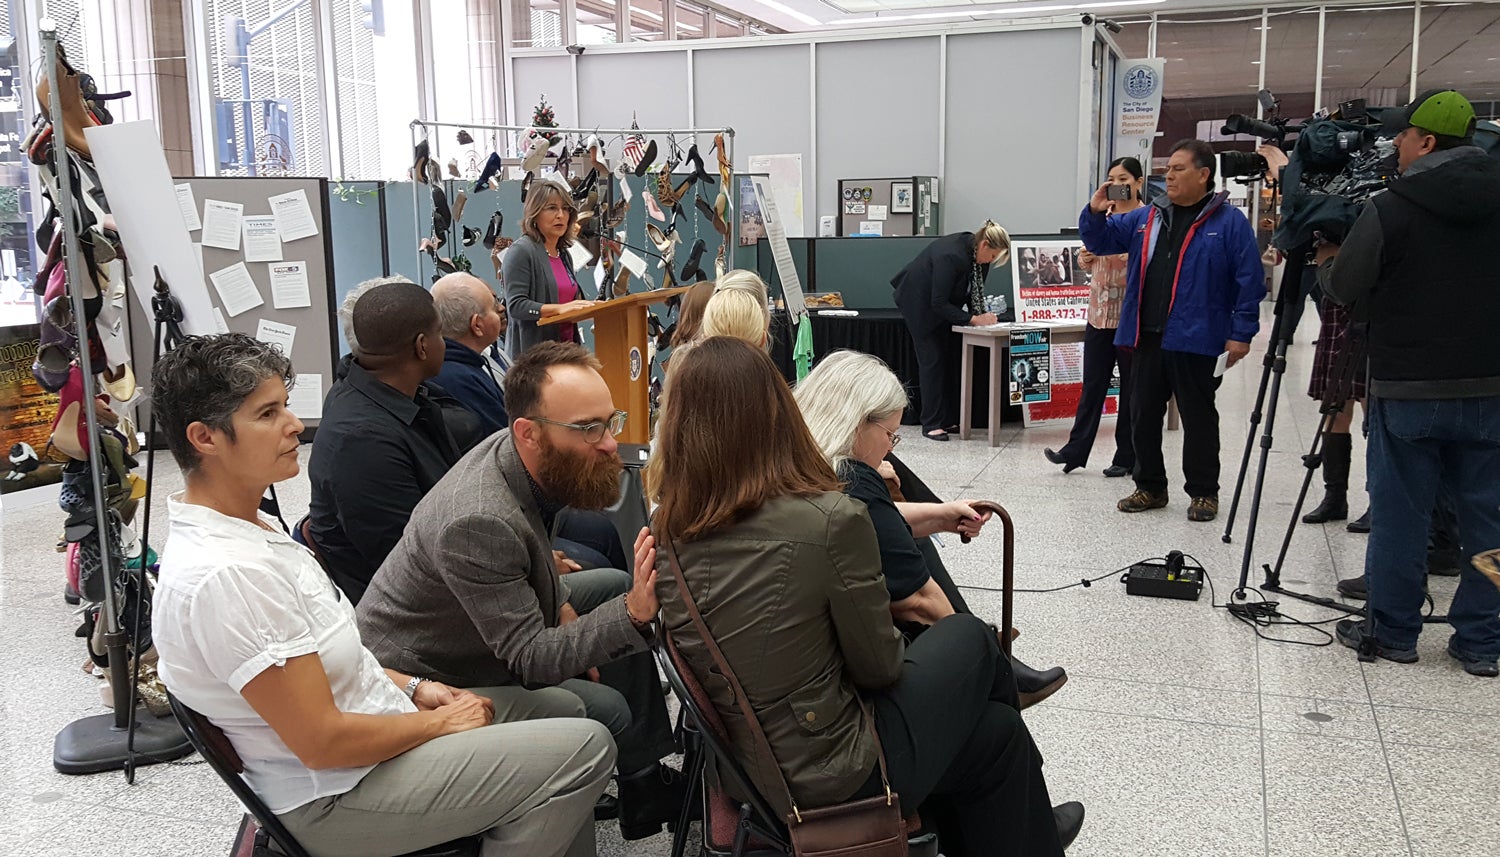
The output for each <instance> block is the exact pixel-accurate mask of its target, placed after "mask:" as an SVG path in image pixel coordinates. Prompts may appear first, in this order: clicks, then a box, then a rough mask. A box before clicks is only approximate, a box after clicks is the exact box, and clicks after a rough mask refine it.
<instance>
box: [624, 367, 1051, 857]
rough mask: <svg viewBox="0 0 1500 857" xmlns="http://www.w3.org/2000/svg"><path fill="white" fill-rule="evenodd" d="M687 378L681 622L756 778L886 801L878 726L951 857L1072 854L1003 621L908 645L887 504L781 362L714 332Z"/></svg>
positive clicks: (679, 390) (674, 594)
mask: <svg viewBox="0 0 1500 857" xmlns="http://www.w3.org/2000/svg"><path fill="white" fill-rule="evenodd" d="M672 384H673V395H672V396H671V397H669V398H668V399H667V403H666V405H665V408H664V411H663V414H662V419H661V422H660V424H659V425H658V428H657V435H656V443H657V446H656V450H655V453H654V454H653V455H652V458H651V462H650V464H648V465H647V470H646V490H647V493H648V494H649V495H650V496H651V498H652V499H653V500H655V501H657V502H658V503H659V504H660V505H659V507H658V509H657V512H656V515H655V517H654V519H653V525H652V529H653V531H654V532H655V534H656V537H657V539H658V541H659V542H660V546H661V549H660V550H659V551H658V566H657V581H658V584H657V586H658V595H659V597H660V600H661V617H662V625H663V628H664V630H665V631H666V632H667V633H668V634H669V635H670V636H671V637H672V639H673V641H674V642H675V643H676V645H677V647H678V648H679V650H680V651H681V652H682V655H683V657H684V658H685V659H686V660H687V662H688V665H689V667H690V668H691V670H692V672H693V674H694V675H695V676H696V677H697V678H698V680H699V682H700V683H701V684H702V685H703V686H704V687H705V688H706V689H707V691H708V693H709V695H710V696H711V697H712V699H713V702H714V708H715V709H716V710H717V712H718V714H719V716H720V717H721V718H723V721H724V723H725V726H726V728H727V729H728V731H729V736H730V743H731V745H732V747H733V751H734V753H735V756H736V757H737V758H738V760H739V761H740V762H741V764H743V765H744V766H745V768H746V770H747V771H748V772H749V774H750V778H751V780H752V781H753V783H754V784H755V787H756V789H757V790H758V791H759V792H760V793H761V794H762V796H763V797H764V798H765V799H766V800H767V801H768V802H769V803H770V804H771V805H772V806H774V807H776V808H778V810H780V811H782V812H789V811H791V809H792V808H793V806H794V805H795V806H796V807H797V808H798V809H799V810H800V809H808V808H815V807H823V806H829V805H833V804H837V803H841V802H844V801H847V800H850V799H854V798H863V797H871V796H875V795H879V794H882V793H883V790H882V785H881V781H880V773H879V769H878V767H877V764H876V753H877V750H876V743H875V737H874V734H872V731H871V727H872V726H873V728H874V731H875V732H877V733H878V734H879V735H880V742H881V744H882V745H883V746H884V749H885V757H886V762H887V766H888V769H889V775H890V785H891V788H892V789H893V790H894V791H895V792H897V794H899V796H900V799H901V803H902V809H903V811H905V812H906V813H907V814H910V813H912V812H914V811H916V810H918V809H919V808H920V809H921V811H922V818H923V820H924V821H925V822H928V823H929V824H933V825H935V826H936V828H937V833H938V839H939V842H940V843H941V847H942V850H943V853H944V854H946V855H949V857H965V855H974V854H985V855H1016V857H1021V855H1025V857H1054V855H1058V854H1061V853H1062V844H1061V841H1060V838H1059V833H1058V829H1057V824H1056V821H1055V820H1054V817H1053V813H1052V809H1051V806H1050V804H1049V802H1048V798H1047V786H1046V782H1045V781H1044V780H1043V778H1042V772H1041V759H1040V757H1039V756H1038V754H1037V750H1036V746H1035V744H1034V743H1033V742H1032V740H1031V736H1030V734H1029V733H1028V732H1027V731H1026V726H1025V725H1024V724H1023V723H1022V722H1021V718H1020V714H1019V713H1018V712H1017V711H1016V710H1015V709H1014V708H1011V707H1009V706H1007V705H1005V704H1004V703H1003V702H1000V701H997V700H998V698H999V697H1000V696H1001V695H1002V693H1003V691H1002V689H1000V688H997V687H994V686H993V685H994V683H995V682H994V676H995V673H996V671H995V660H996V658H998V657H1000V656H1001V655H1000V647H999V642H998V640H997V639H996V636H995V632H994V631H993V629H991V628H990V627H989V626H987V625H985V624H984V623H983V622H982V621H980V620H979V619H976V618H974V617H973V616H950V617H947V618H945V619H942V620H940V621H938V622H937V623H936V624H934V625H933V626H932V627H931V628H930V629H929V630H928V631H927V632H926V633H925V634H923V635H922V636H921V637H920V638H919V639H918V640H917V641H916V642H915V643H913V644H912V645H911V646H910V647H905V646H904V645H903V643H902V639H901V635H900V634H899V633H898V632H897V631H896V628H895V626H894V625H892V623H891V612H890V600H889V596H888V595H887V594H886V586H885V580H884V578H883V577H882V575H881V572H880V548H879V545H878V543H877V541H876V538H875V530H874V527H873V526H872V525H871V524H870V519H869V516H868V515H867V514H866V512H865V509H864V507H863V504H861V503H859V501H857V500H853V499H851V498H849V497H847V496H845V495H844V494H843V493H842V491H841V486H840V483H839V480H838V479H837V477H836V476H835V475H834V472H833V470H832V469H831V467H830V466H829V464H828V462H827V460H826V459H825V458H824V457H823V454H822V452H821V451H820V450H819V449H818V447H817V445H816V444H815V443H814V441H813V439H812V435H811V434H810V433H809V432H808V430H807V427H806V426H805V425H804V424H803V422H802V418H801V415H800V413H799V412H798V409H797V405H796V403H795V402H794V401H793V399H792V395H791V391H790V390H789V389H788V388H787V386H786V382H785V381H783V380H782V378H781V376H780V374H779V373H778V372H777V370H776V367H775V365H774V364H773V363H772V362H771V359H770V358H769V357H768V356H767V355H766V354H765V352H763V351H761V350H760V349H757V348H755V347H753V346H751V345H749V344H747V343H745V342H742V341H740V340H737V339H731V338H729V337H712V338H710V339H707V340H704V341H703V342H701V343H699V344H698V345H697V346H696V347H695V348H694V349H693V350H692V352H690V353H689V354H687V355H685V356H683V357H682V358H681V363H680V365H677V366H675V367H674V370H673V380H672ZM668 475H669V476H668ZM674 551H675V553H676V555H677V558H678V560H679V563H680V568H681V571H682V575H683V578H684V579H685V580H686V582H687V585H688V587H689V588H690V589H691V594H692V596H693V599H694V601H695V602H696V603H697V605H698V608H699V610H700V611H701V612H702V614H703V618H704V621H705V623H706V624H707V626H708V629H709V632H710V633H711V634H712V635H713V638H714V640H715V641H716V642H717V643H718V645H719V647H720V648H721V649H722V651H723V653H724V657H725V659H726V660H727V661H728V663H729V664H730V667H731V669H733V670H734V672H735V674H736V676H737V677H738V679H739V682H740V684H741V685H742V686H743V687H744V691H745V695H746V696H747V697H748V698H749V702H750V705H751V707H752V709H753V711H754V713H755V716H756V719H757V720H758V721H759V723H760V726H761V728H762V729H763V730H764V732H765V734H766V737H767V740H768V741H769V742H770V745H771V750H772V754H773V755H774V756H775V759H774V760H770V759H766V758H765V757H764V754H763V753H760V752H757V751H756V750H755V746H756V745H755V742H754V739H753V737H752V734H751V732H750V729H749V727H748V726H747V724H746V721H745V718H744V716H743V714H742V713H741V711H740V707H739V705H738V703H737V702H736V701H735V699H734V696H733V694H732V692H731V690H730V684H729V682H728V680H727V679H725V678H724V677H723V675H722V673H721V672H720V671H719V669H718V668H717V667H716V666H714V663H713V660H712V656H711V655H710V653H709V651H708V649H707V647H706V646H705V644H704V642H703V637H702V635H701V634H700V632H699V630H698V629H697V628H696V627H695V626H694V623H693V621H692V620H691V619H690V618H689V614H688V611H687V608H686V606H685V603H684V601H683V598H682V593H681V589H680V588H679V586H678V583H677V579H676V575H675V574H674V572H673V570H672V565H671V562H672V560H671V556H672V554H673V552H674ZM867 710H868V711H869V712H870V713H869V714H866V711H867ZM871 715H873V722H872V720H871V719H870V718H871ZM772 764H774V765H775V766H776V767H775V768H773V767H771V765H772ZM776 768H779V769H780V774H781V776H778V775H777V770H776ZM783 777H784V778H785V782H786V784H787V785H786V787H783V786H782V782H783ZM788 789H789V790H790V794H789V793H788Z"/></svg>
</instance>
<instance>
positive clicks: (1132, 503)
mask: <svg viewBox="0 0 1500 857" xmlns="http://www.w3.org/2000/svg"><path fill="white" fill-rule="evenodd" d="M1166 505H1167V492H1165V491H1162V492H1161V493H1159V494H1153V493H1152V492H1150V491H1144V490H1141V489H1137V490H1136V492H1135V493H1134V494H1131V495H1130V496H1129V497H1126V498H1125V499H1123V500H1121V501H1120V502H1118V503H1116V504H1115V508H1117V509H1119V510H1120V511H1121V512H1145V511H1147V510H1150V509H1161V508H1164V507H1165V506H1166Z"/></svg>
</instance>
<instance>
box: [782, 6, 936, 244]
mask: <svg viewBox="0 0 1500 857" xmlns="http://www.w3.org/2000/svg"><path fill="white" fill-rule="evenodd" d="M940 63H941V47H940V45H939V39H938V37H937V36H926V37H922V38H909V39H881V40H872V41H860V42H827V43H824V44H820V45H818V120H817V121H818V195H817V209H818V210H817V213H818V214H835V215H836V214H838V213H839V200H838V183H839V179H866V178H869V179H882V178H901V177H903V176H935V175H937V174H938V160H939V157H938V155H939V152H938V146H939V140H940V134H939V128H938V112H939V111H938V101H939V99H940V98H941V89H940V87H941V84H942V81H941V80H940V77H941V68H940ZM808 234H816V233H808Z"/></svg>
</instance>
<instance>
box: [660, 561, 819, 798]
mask: <svg viewBox="0 0 1500 857" xmlns="http://www.w3.org/2000/svg"><path fill="white" fill-rule="evenodd" d="M662 545H663V546H664V547H665V548H666V549H667V564H668V565H670V566H671V567H672V576H673V577H674V578H676V580H677V588H678V589H679V590H680V591H681V592H682V603H683V604H684V605H686V606H687V611H688V616H690V617H692V620H693V625H694V626H695V627H696V628H697V629H698V635H699V636H701V637H702V638H703V643H704V645H706V646H707V647H708V653H709V654H710V655H711V656H713V659H714V663H715V664H716V665H717V666H718V667H719V671H720V672H722V673H723V674H724V677H725V678H727V679H729V684H730V687H731V688H732V689H733V690H734V699H735V702H737V703H739V706H740V713H741V714H743V715H744V717H745V722H746V724H747V725H748V726H749V727H750V734H751V735H753V736H755V749H756V752H757V753H764V754H765V755H766V757H767V758H768V759H770V760H771V769H772V770H774V771H775V772H776V778H777V779H779V780H780V781H781V788H782V790H783V791H785V792H786V797H787V801H788V802H789V803H791V805H792V811H793V812H794V813H795V812H796V811H797V801H796V799H795V798H793V797H792V787H791V786H790V785H789V784H788V783H787V781H786V774H783V773H782V772H781V765H780V764H779V763H778V762H777V761H776V754H775V753H773V752H772V751H771V742H770V740H769V739H767V738H766V733H765V730H763V729H762V728H761V726H760V720H759V718H757V717H756V716H755V710H754V709H752V708H751V707H750V697H748V696H746V695H745V688H744V687H742V686H741V685H740V679H739V677H738V676H736V675H735V674H734V670H733V669H731V668H730V666H729V661H727V660H725V658H724V653H723V652H722V651H720V650H719V644H718V643H716V642H714V637H713V634H710V633H709V631H708V623H707V622H705V621H703V614H702V613H700V612H699V611H698V603H697V602H696V601H694V600H693V593H692V592H691V591H690V590H689V589H688V584H687V578H685V577H683V575H682V565H681V564H680V563H679V562H678V561H677V549H676V548H675V547H673V545H672V542H671V541H670V540H668V539H665V538H664V539H663V540H662Z"/></svg>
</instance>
